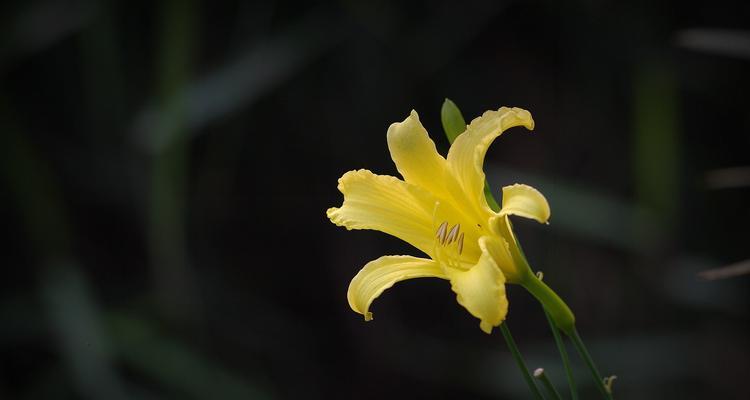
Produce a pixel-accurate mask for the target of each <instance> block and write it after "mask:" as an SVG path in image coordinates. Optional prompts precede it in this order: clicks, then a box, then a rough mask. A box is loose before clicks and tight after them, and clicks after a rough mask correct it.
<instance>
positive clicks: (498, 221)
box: [327, 107, 573, 333]
mask: <svg viewBox="0 0 750 400" xmlns="http://www.w3.org/2000/svg"><path fill="white" fill-rule="evenodd" d="M515 126H524V127H526V128H527V129H529V130H533V129H534V120H533V119H532V117H531V114H530V113H529V112H528V111H526V110H524V109H521V108H507V107H502V108H500V109H499V110H497V111H487V112H485V113H484V114H483V115H482V116H481V117H478V118H476V119H474V120H473V121H471V123H470V124H469V125H468V126H467V127H466V130H465V132H464V133H462V134H461V135H459V136H458V137H457V138H456V140H455V141H454V143H453V144H452V146H451V148H450V150H449V152H448V157H447V158H444V157H443V156H441V155H440V154H438V152H437V150H436V148H435V143H434V142H433V141H432V140H431V139H430V137H429V135H428V134H427V131H426V130H425V128H424V127H423V126H422V124H421V123H420V121H419V115H417V113H416V111H412V112H411V115H409V116H408V117H407V118H406V119H405V120H404V121H403V122H400V123H394V124H392V125H391V126H390V127H389V128H388V133H387V139H388V149H389V150H390V153H391V158H392V159H393V161H394V163H395V164H396V168H397V169H398V171H399V173H400V174H401V175H402V176H403V180H401V179H398V178H396V177H393V176H387V175H376V174H374V173H372V172H370V171H368V170H365V169H361V170H356V171H349V172H347V173H345V174H344V175H343V176H342V177H341V178H340V179H339V185H338V189H339V190H340V191H341V193H343V195H344V202H343V205H342V206H341V207H339V208H330V209H328V211H327V215H328V218H329V219H330V220H331V221H332V222H333V223H334V224H336V225H339V226H344V227H346V228H347V229H374V230H378V231H381V232H385V233H387V234H390V235H393V236H396V237H398V238H400V239H402V240H404V241H406V242H408V243H409V244H411V245H413V246H414V247H416V248H417V249H419V250H421V251H422V252H423V253H424V254H426V255H427V256H428V257H429V258H419V257H413V256H384V257H380V258H378V259H377V260H374V261H371V262H369V263H367V264H366V265H365V266H364V267H363V268H362V270H361V271H359V273H358V274H357V275H356V276H355V277H354V279H352V281H351V284H350V285H349V290H348V294H347V297H348V300H349V305H350V306H351V308H352V309H353V310H354V311H356V312H358V313H360V314H363V315H364V317H365V320H371V319H372V313H371V312H370V311H369V308H370V305H371V304H372V302H373V301H374V300H375V298H377V297H378V296H380V294H381V293H383V291H385V290H386V289H388V288H390V287H391V286H393V285H394V284H395V283H397V282H399V281H402V280H406V279H411V278H420V277H435V278H441V279H446V280H448V281H450V284H451V289H452V290H453V291H454V292H455V293H456V297H457V300H458V303H459V304H461V305H462V306H463V307H465V308H466V309H467V310H468V311H469V312H470V313H471V314H472V315H473V316H475V317H476V318H478V319H479V320H480V328H481V329H482V330H483V331H484V332H486V333H490V332H491V331H492V328H493V327H496V326H498V325H500V324H501V323H502V322H503V320H504V319H505V316H506V314H507V311H508V300H507V298H506V295H505V283H506V282H508V283H515V284H521V285H524V287H527V289H529V291H530V292H532V294H534V295H535V296H536V297H537V298H538V299H539V300H540V301H542V303H543V304H545V307H547V308H548V310H550V308H552V309H553V310H550V313H551V314H552V316H553V318H555V320H556V322H557V323H558V326H560V325H566V324H568V323H570V324H572V321H573V320H572V313H570V310H569V309H567V306H564V303H562V301H561V300H559V298H558V297H557V296H556V295H555V294H554V292H552V291H551V290H549V288H547V287H546V286H544V284H542V283H541V281H539V280H538V279H536V277H534V275H533V274H532V273H531V270H530V268H529V266H528V264H527V263H526V261H525V259H524V258H523V254H522V252H521V250H520V248H519V246H518V244H517V242H516V239H515V237H514V235H513V231H512V228H511V225H510V221H509V220H508V216H509V215H516V216H521V217H525V218H531V219H534V220H537V221H539V222H541V223H546V222H547V221H548V219H549V217H550V208H549V205H548V203H547V200H546V199H545V198H544V196H543V195H542V194H541V193H540V192H539V191H537V190H536V189H534V188H532V187H530V186H527V185H522V184H515V185H511V186H506V187H504V188H503V189H502V192H503V196H502V208H501V209H500V210H499V211H498V212H495V211H493V210H492V209H491V208H490V207H489V205H488V203H487V199H486V197H485V194H484V184H485V174H484V171H483V169H482V166H483V163H484V157H485V154H486V153H487V149H488V148H489V146H490V144H491V143H492V141H493V140H494V139H495V138H497V137H498V136H499V135H500V134H501V133H502V132H503V131H505V130H506V129H509V128H512V127H515ZM540 285H541V286H540ZM556 302H557V303H561V304H562V305H563V306H564V307H562V308H563V309H561V310H560V309H558V310H554V308H555V307H558V308H559V304H557V305H555V304H553V303H556ZM548 304H552V307H548ZM566 313H567V314H569V315H567V314H566ZM566 318H567V319H569V320H570V321H567V320H566ZM560 327H561V329H563V330H565V327H564V326H560Z"/></svg>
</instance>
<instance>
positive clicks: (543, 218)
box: [500, 183, 550, 224]
mask: <svg viewBox="0 0 750 400" xmlns="http://www.w3.org/2000/svg"><path fill="white" fill-rule="evenodd" d="M500 215H518V216H519V217H525V218H531V219H535V220H537V221H539V222H540V223H543V224H544V223H547V221H548V220H549V216H550V209H549V204H548V203H547V199H546V198H544V195H543V194H542V193H540V192H539V191H538V190H536V189H534V188H533V187H531V186H528V185H522V184H518V183H517V184H515V185H510V186H505V187H503V208H502V209H501V210H500Z"/></svg>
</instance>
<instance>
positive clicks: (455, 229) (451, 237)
mask: <svg viewBox="0 0 750 400" xmlns="http://www.w3.org/2000/svg"><path fill="white" fill-rule="evenodd" d="M459 229H461V224H456V225H454V226H453V228H451V230H450V231H449V232H448V237H447V238H446V239H445V241H446V244H451V243H453V241H454V240H456V236H458V230H459Z"/></svg>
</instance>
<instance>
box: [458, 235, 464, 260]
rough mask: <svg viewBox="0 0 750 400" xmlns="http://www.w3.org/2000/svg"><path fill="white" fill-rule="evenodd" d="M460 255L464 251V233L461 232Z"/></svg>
mask: <svg viewBox="0 0 750 400" xmlns="http://www.w3.org/2000/svg"><path fill="white" fill-rule="evenodd" d="M457 246H458V254H459V255H461V253H462V252H463V251H464V233H463V232H461V234H460V235H458V245H457Z"/></svg>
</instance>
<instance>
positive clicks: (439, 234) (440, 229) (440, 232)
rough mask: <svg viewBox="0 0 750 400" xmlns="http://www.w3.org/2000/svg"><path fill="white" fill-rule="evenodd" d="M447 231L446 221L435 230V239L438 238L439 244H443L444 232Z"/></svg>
mask: <svg viewBox="0 0 750 400" xmlns="http://www.w3.org/2000/svg"><path fill="white" fill-rule="evenodd" d="M447 229H448V221H446V222H443V223H442V224H440V226H439V227H438V230H437V235H436V237H437V238H438V240H439V241H440V244H445V231H446V230H447Z"/></svg>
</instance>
